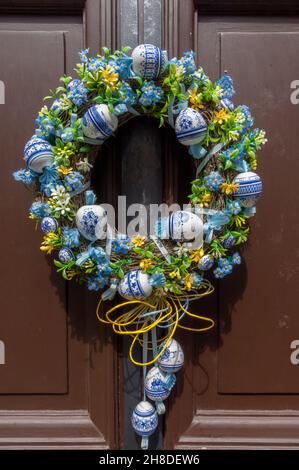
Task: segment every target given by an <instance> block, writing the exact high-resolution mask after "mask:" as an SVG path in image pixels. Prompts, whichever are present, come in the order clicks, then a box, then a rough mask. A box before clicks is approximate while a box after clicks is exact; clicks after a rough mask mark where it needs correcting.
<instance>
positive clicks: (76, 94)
mask: <svg viewBox="0 0 299 470" xmlns="http://www.w3.org/2000/svg"><path fill="white" fill-rule="evenodd" d="M67 90H68V95H67V96H68V98H69V99H70V100H71V101H72V102H73V103H74V104H75V105H76V106H77V107H79V106H83V105H84V104H85V103H87V101H88V89H87V88H86V86H85V85H84V83H83V82H82V81H81V80H72V81H71V82H70V83H69V84H68V87H67Z"/></svg>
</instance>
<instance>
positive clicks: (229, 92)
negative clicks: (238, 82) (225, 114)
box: [216, 73, 236, 100]
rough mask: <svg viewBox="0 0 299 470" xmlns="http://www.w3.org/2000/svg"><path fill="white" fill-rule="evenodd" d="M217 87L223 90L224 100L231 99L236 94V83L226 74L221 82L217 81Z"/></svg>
mask: <svg viewBox="0 0 299 470" xmlns="http://www.w3.org/2000/svg"><path fill="white" fill-rule="evenodd" d="M216 85H218V86H220V87H221V88H222V98H227V99H229V100H230V99H231V98H232V97H233V96H234V94H235V93H236V92H235V89H234V82H233V79H232V78H231V76H230V75H228V74H227V73H225V74H224V75H223V77H222V78H220V80H217V82H216Z"/></svg>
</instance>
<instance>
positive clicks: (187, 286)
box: [184, 274, 193, 290]
mask: <svg viewBox="0 0 299 470" xmlns="http://www.w3.org/2000/svg"><path fill="white" fill-rule="evenodd" d="M184 286H185V289H186V290H191V289H192V286H193V280H192V278H191V276H190V274H187V276H185V277H184Z"/></svg>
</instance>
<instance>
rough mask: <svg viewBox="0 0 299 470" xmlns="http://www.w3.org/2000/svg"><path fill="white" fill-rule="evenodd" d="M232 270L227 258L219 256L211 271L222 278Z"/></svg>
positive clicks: (218, 277)
mask: <svg viewBox="0 0 299 470" xmlns="http://www.w3.org/2000/svg"><path fill="white" fill-rule="evenodd" d="M232 271H233V266H232V264H231V263H230V262H229V260H228V259H227V258H219V260H218V264H217V268H216V269H214V271H213V273H214V276H215V277H216V278H217V279H222V278H223V277H225V276H228V275H229V274H231V273H232Z"/></svg>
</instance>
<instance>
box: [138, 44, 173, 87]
mask: <svg viewBox="0 0 299 470" xmlns="http://www.w3.org/2000/svg"><path fill="white" fill-rule="evenodd" d="M132 59H133V64H132V68H133V71H134V72H135V73H136V75H139V76H140V77H142V78H145V79H147V80H154V79H155V78H158V77H159V76H160V75H161V74H162V73H163V72H164V71H165V68H166V64H167V61H168V57H167V51H162V50H161V49H160V48H159V47H157V46H153V45H152V44H140V45H139V46H137V47H135V49H134V50H133V51H132Z"/></svg>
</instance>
